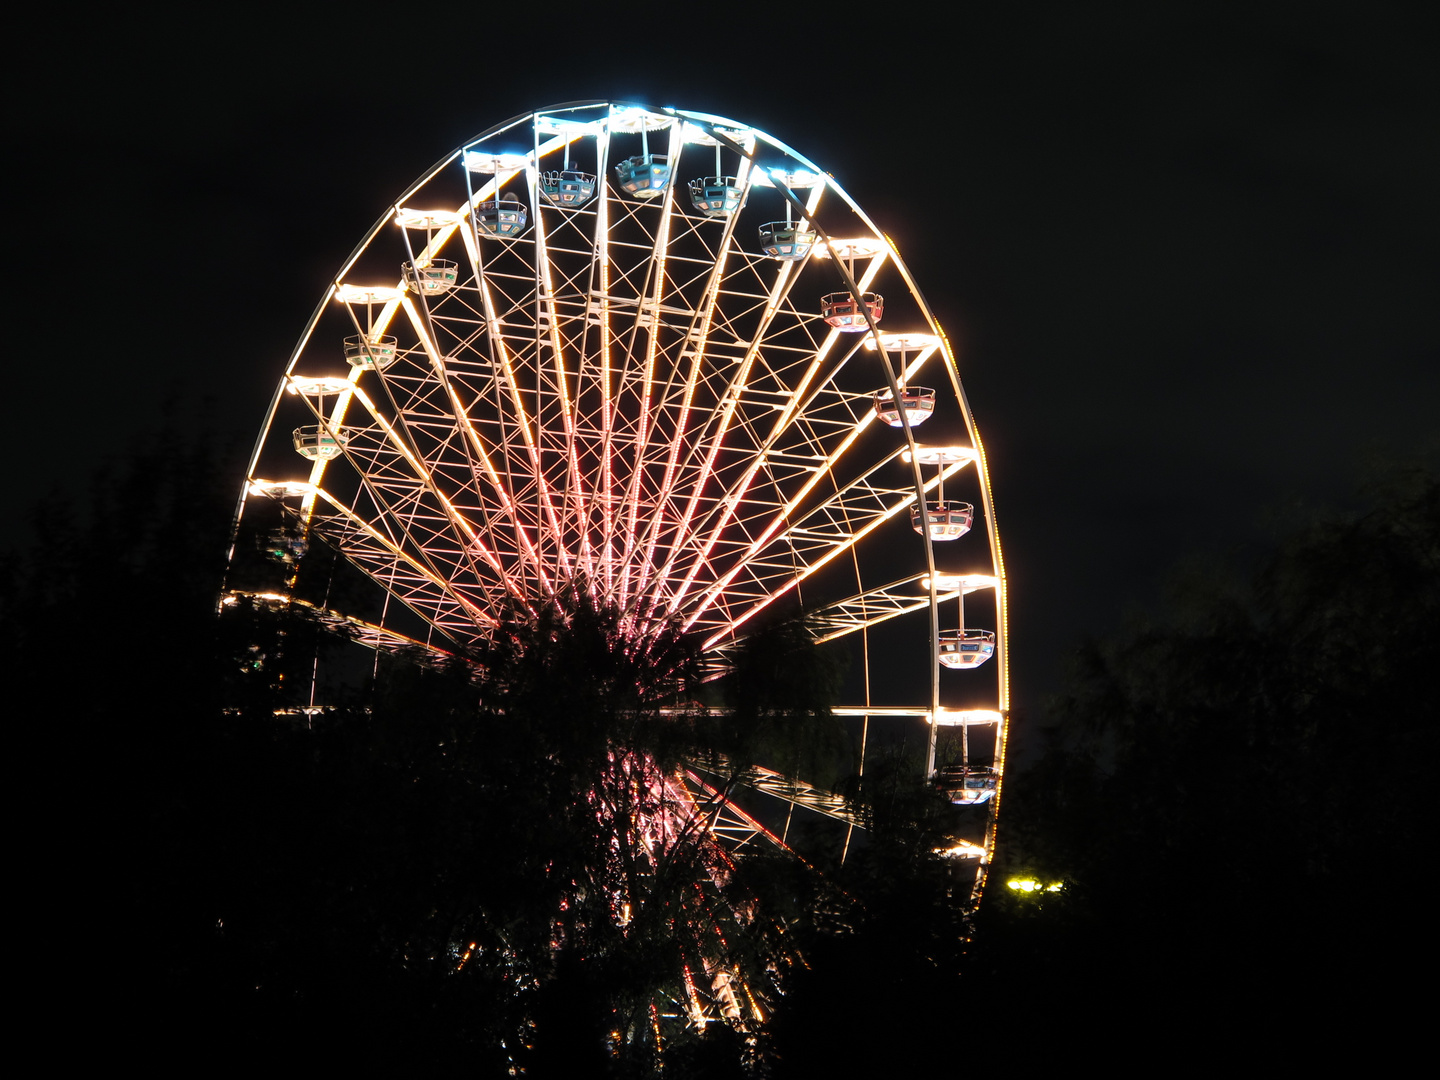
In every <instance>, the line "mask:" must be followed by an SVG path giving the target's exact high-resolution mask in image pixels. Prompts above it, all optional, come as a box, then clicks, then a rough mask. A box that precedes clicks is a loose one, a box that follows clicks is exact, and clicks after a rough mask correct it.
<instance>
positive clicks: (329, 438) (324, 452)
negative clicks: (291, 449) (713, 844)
mask: <svg viewBox="0 0 1440 1080" xmlns="http://www.w3.org/2000/svg"><path fill="white" fill-rule="evenodd" d="M293 438H294V442H295V452H296V453H297V454H299V455H300V456H301V457H303V458H309V459H310V460H311V461H329V460H330V459H331V458H336V457H339V456H340V453H341V451H343V450H344V449H345V444H346V442H348V441H349V440H348V439H347V438H346V436H345V434H344V433H343V432H340V431H334V430H332V429H329V428H325V427H321V426H320V425H318V424H315V425H311V426H309V427H297V428H296V429H295V431H294V433H293Z"/></svg>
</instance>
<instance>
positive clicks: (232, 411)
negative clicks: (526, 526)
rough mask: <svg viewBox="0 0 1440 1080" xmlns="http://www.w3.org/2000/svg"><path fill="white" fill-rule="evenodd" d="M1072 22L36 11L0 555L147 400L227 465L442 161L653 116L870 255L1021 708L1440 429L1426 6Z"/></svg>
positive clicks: (126, 434)
mask: <svg viewBox="0 0 1440 1080" xmlns="http://www.w3.org/2000/svg"><path fill="white" fill-rule="evenodd" d="M1080 7H1081V6H1080V5H1068V4H1066V5H1054V6H1049V5H1029V6H1026V7H1025V8H1024V10H1023V11H1021V10H1016V7H1015V6H1014V5H995V4H986V5H963V4H962V5H955V10H953V11H952V12H951V13H949V14H947V15H945V16H944V17H942V18H939V19H937V18H935V17H926V16H923V15H922V14H921V13H920V5H918V4H910V3H889V4H883V5H872V9H873V11H872V13H871V14H869V15H867V16H865V17H863V18H857V17H850V18H847V19H842V18H841V17H840V15H839V8H838V7H835V6H833V5H826V6H813V7H809V8H805V7H800V6H796V7H795V8H794V9H793V12H792V13H791V14H789V15H787V16H786V17H784V18H777V17H776V13H777V12H778V11H780V10H781V6H780V5H761V6H759V7H758V8H749V7H738V8H737V7H735V6H733V5H721V6H715V5H688V6H686V5H664V6H650V7H646V8H645V9H644V12H643V17H642V15H638V14H637V15H626V14H625V10H624V7H623V5H619V4H592V5H588V6H575V7H573V8H571V7H567V6H565V5H560V6H556V5H546V6H544V7H541V6H539V5H536V6H533V7H527V6H525V5H508V6H507V5H501V6H494V7H486V8H481V7H478V6H473V5H466V4H458V5H450V6H444V5H415V6H413V7H411V8H406V7H404V6H395V5H390V6H387V7H385V8H377V9H374V10H373V11H370V10H368V9H366V8H365V7H364V6H363V5H361V6H355V5H349V6H344V7H339V6H327V8H326V9H325V10H326V11H329V12H335V13H336V14H335V15H333V16H328V17H326V19H325V20H323V21H322V19H321V17H320V16H316V15H306V16H304V18H303V19H300V18H298V17H293V16H289V15H287V14H285V13H284V9H275V10H274V11H272V12H271V13H269V14H264V15H256V14H253V13H249V14H247V13H245V12H243V11H239V10H238V9H235V8H227V9H225V10H226V12H227V13H228V14H229V17H230V18H231V20H232V21H231V23H230V24H229V25H227V26H225V27H224V28H223V30H220V31H213V30H207V31H204V32H202V31H201V30H200V29H199V28H198V27H197V26H196V25H195V24H194V23H193V22H191V21H183V20H163V19H160V18H156V19H154V20H153V21H149V22H146V21H144V20H143V19H141V20H137V19H135V18H133V17H126V18H125V19H124V20H123V21H121V20H119V19H118V17H117V21H116V23H115V24H114V25H101V24H97V23H94V22H89V23H86V24H84V25H81V24H80V22H79V20H78V18H77V19H76V20H75V21H74V22H73V23H72V22H70V21H68V20H58V19H57V20H56V21H55V22H54V23H53V24H52V25H51V26H50V28H49V32H48V33H46V32H43V31H42V32H40V33H37V34H36V35H35V36H34V38H33V41H34V43H35V44H34V48H33V51H32V52H31V53H30V54H29V57H28V59H27V60H25V61H22V62H21V63H19V64H18V65H16V66H12V67H11V69H10V70H9V71H8V72H7V74H6V76H5V77H6V79H7V81H8V82H9V84H10V85H9V87H8V88H7V99H8V101H9V103H10V108H9V109H8V110H7V113H8V115H9V119H8V121H7V124H8V127H9V136H8V139H9V142H10V143H11V145H12V146H18V147H19V148H20V154H19V155H18V161H19V168H17V169H15V170H14V171H13V172H12V174H11V187H12V191H13V194H12V197H11V205H12V224H14V225H16V226H18V227H17V228H12V229H11V230H10V231H9V235H10V236H11V237H12V248H11V252H12V254H11V259H10V265H11V271H12V280H16V281H18V282H19V283H20V289H19V291H18V297H19V300H18V302H17V303H15V304H14V305H12V306H11V317H10V320H9V325H11V327H12V328H14V329H15V330H17V331H18V333H17V334H16V336H15V338H14V339H13V340H12V343H11V348H10V350H9V352H10V356H9V364H10V370H11V371H12V373H15V374H18V378H15V377H12V379H11V380H10V382H9V391H8V392H7V394H6V395H5V396H6V409H5V412H6V414H7V416H8V417H9V418H10V423H9V424H7V426H6V434H5V439H6V442H7V445H6V457H7V460H9V461H11V462H12V463H16V464H17V465H18V468H16V469H15V470H13V472H12V482H11V484H10V485H9V488H8V491H7V493H6V504H5V505H6V512H5V515H4V518H5V520H4V529H3V539H4V541H5V542H6V543H10V542H13V540H14V539H15V538H16V537H17V536H18V535H20V530H19V528H18V526H17V522H19V521H20V520H22V519H23V516H24V513H25V508H26V507H28V506H29V505H30V504H31V503H33V502H34V500H35V499H36V498H37V497H39V496H40V495H42V494H44V493H45V492H46V491H48V490H51V489H52V488H55V487H58V488H59V489H60V490H62V491H70V492H72V493H74V494H76V495H77V496H78V495H81V494H83V490H84V478H85V477H87V476H88V474H89V472H90V471H91V469H92V468H93V467H94V466H95V465H96V464H98V463H99V462H100V461H102V460H104V459H106V458H109V457H111V456H113V455H115V454H116V453H117V452H119V451H120V450H123V448H124V447H125V446H126V445H127V444H128V442H129V441H130V440H131V439H132V438H134V437H136V436H138V435H141V434H143V433H145V432H147V431H150V430H153V429H154V428H155V427H156V426H157V425H158V423H159V420H160V414H161V403H162V401H163V400H165V399H166V397H167V396H171V395H174V394H177V393H178V395H179V398H178V400H180V401H182V402H183V403H185V405H186V408H187V409H188V410H189V414H190V418H191V419H192V421H193V423H194V424H195V425H196V426H198V427H200V428H202V429H203V430H206V431H209V432H212V433H213V435H214V437H215V438H216V439H217V440H221V441H222V442H229V441H235V440H240V441H244V442H247V443H248V441H249V440H250V439H251V438H252V437H253V432H254V431H255V429H256V428H257V427H258V424H259V422H260V420H261V417H262V413H263V410H264V407H265V404H266V402H267V400H268V397H269V394H270V393H271V391H272V388H273V386H274V384H275V381H276V379H277V378H278V376H279V373H280V371H281V369H282V367H283V364H284V362H285V360H286V358H287V356H288V354H289V352H290V349H291V347H292V345H293V343H294V340H295V338H296V336H297V335H298V334H299V332H300V331H301V329H302V328H303V326H304V324H305V320H306V318H307V317H308V315H309V313H310V310H311V309H312V308H313V306H314V305H315V303H316V302H317V300H318V299H319V297H320V295H321V293H322V290H323V289H324V287H325V285H326V283H327V281H328V280H329V278H330V276H331V275H332V274H333V273H334V271H335V269H336V268H337V266H338V265H339V263H340V262H341V260H342V259H344V257H345V256H346V255H347V254H348V253H349V251H350V249H351V248H352V247H353V246H354V244H355V243H356V242H357V241H358V240H359V239H360V238H361V236H362V234H363V233H364V232H365V230H366V229H368V228H369V226H370V224H371V223H372V222H373V221H374V219H375V218H376V216H377V215H378V214H379V213H380V212H381V211H382V210H383V209H384V207H385V206H386V205H387V203H388V202H389V200H391V199H393V198H394V197H395V196H396V195H398V193H399V192H400V191H401V190H402V188H403V187H404V186H406V185H407V184H408V183H409V182H410V181H411V180H412V179H413V178H414V177H415V176H416V175H418V174H419V173H420V172H421V171H422V170H424V169H425V168H426V167H428V166H429V165H430V164H431V163H432V162H434V161H435V160H437V159H439V158H441V157H442V156H444V155H446V154H447V153H448V152H449V151H450V150H451V149H452V148H453V147H454V146H455V145H457V144H459V143H460V142H461V141H462V140H464V139H466V138H467V137H469V136H471V135H474V134H476V133H478V132H480V131H483V130H484V129H486V128H488V127H490V126H491V125H493V124H495V123H497V122H499V121H501V120H503V119H505V118H507V117H510V116H512V115H515V114H517V113H521V112H526V111H529V110H531V109H534V108H537V107H541V106H545V105H549V104H554V103H558V102H562V101H569V100H577V99H592V98H614V99H629V100H635V101H640V102H645V103H649V104H653V105H673V106H676V107H679V108H687V109H695V110H700V111H707V112H713V113H717V114H719V115H722V116H728V117H731V118H734V119H736V120H738V121H741V122H745V123H749V124H752V125H754V126H756V127H759V128H761V129H763V130H765V131H768V132H770V133H771V134H773V135H775V136H777V137H779V138H780V139H782V140H784V141H785V142H787V143H789V144H790V145H792V146H794V147H795V148H796V149H797V150H799V151H800V152H801V153H803V154H805V155H806V156H808V157H810V158H811V159H812V160H814V161H816V162H817V163H818V164H820V165H821V166H822V167H824V168H826V169H828V170H829V171H831V172H833V173H834V174H835V176H836V177H837V179H838V180H839V181H840V183H841V184H842V185H843V186H844V187H845V188H846V189H847V190H848V191H849V192H850V194H851V195H852V196H854V197H855V198H856V200H857V201H858V202H859V204H860V205H861V206H862V207H864V208H865V210H866V211H867V213H869V214H870V216H871V217H872V218H874V219H875V220H876V222H877V223H878V224H879V225H880V226H881V227H882V228H883V229H885V230H886V231H887V232H889V233H890V234H891V235H892V236H893V237H895V239H896V241H897V243H898V244H899V246H900V250H901V252H902V254H903V256H904V258H905V259H906V261H907V263H908V264H909V265H910V267H911V268H912V270H913V271H914V273H915V276H916V278H917V280H918V282H919V284H920V286H921V288H922V290H923V291H924V293H925V295H926V298H927V300H928V301H929V303H930V305H931V307H932V308H933V309H934V310H935V311H936V313H937V314H938V316H939V317H940V319H941V321H942V323H943V324H944V325H945V326H946V328H947V330H948V332H949V333H950V335H951V337H952V338H953V339H954V340H955V341H956V342H957V344H958V346H959V350H960V362H961V375H962V378H963V379H964V381H965V384H966V389H967V392H968V394H969V397H970V400H971V403H972V405H973V406H974V409H975V412H976V416H977V420H978V422H979V424H980V427H981V431H982V433H983V435H984V436H985V439H986V442H987V445H988V447H989V451H990V458H991V463H992V469H993V473H994V482H995V492H996V504H997V510H998V517H999V522H1000V526H1001V529H1002V534H1003V536H1004V539H1005V544H1006V553H1007V559H1008V563H1009V571H1010V575H1011V581H1012V591H1013V601H1012V621H1013V631H1014V637H1013V641H1012V651H1013V658H1014V659H1013V664H1014V668H1013V671H1014V686H1015V692H1016V699H1017V702H1016V703H1017V705H1018V706H1019V707H1020V708H1021V709H1022V710H1024V709H1029V708H1034V707H1035V706H1036V705H1037V704H1038V702H1039V698H1040V695H1042V694H1043V693H1044V692H1046V691H1048V690H1051V689H1053V688H1054V685H1055V682H1056V678H1057V674H1056V673H1057V670H1058V666H1059V658H1060V657H1061V655H1062V653H1063V652H1064V651H1065V650H1066V649H1067V648H1068V647H1069V646H1070V645H1071V644H1072V643H1073V642H1074V641H1075V640H1076V639H1077V638H1078V637H1079V636H1080V635H1082V634H1085V633H1104V632H1108V631H1110V630H1112V629H1114V628H1115V627H1116V626H1117V625H1119V623H1120V621H1121V618H1122V615H1123V613H1124V612H1125V611H1126V610H1127V608H1129V607H1131V606H1133V605H1136V604H1148V603H1152V602H1153V601H1154V599H1155V597H1156V596H1157V595H1158V594H1159V591H1160V583H1161V582H1162V580H1163V578H1164V576H1165V575H1166V573H1167V572H1168V570H1169V569H1170V568H1172V567H1173V566H1174V565H1175V564H1176V563H1177V562H1179V561H1180V560H1182V559H1185V558H1187V557H1190V556H1193V555H1196V554H1202V555H1203V554H1206V553H1209V554H1217V555H1226V554H1227V553H1235V552H1240V553H1242V554H1243V553H1244V552H1246V551H1251V550H1253V549H1254V548H1255V546H1256V545H1257V544H1259V543H1262V542H1263V541H1264V540H1265V539H1266V537H1267V536H1268V535H1270V532H1271V530H1273V528H1274V527H1275V526H1274V525H1273V521H1274V520H1275V519H1276V516H1277V514H1278V516H1279V519H1280V520H1287V515H1288V520H1292V521H1293V520H1295V519H1296V517H1295V515H1296V511H1294V510H1293V509H1286V508H1287V507H1293V506H1294V505H1295V504H1296V503H1297V502H1299V503H1305V504H1310V505H1326V504H1345V503H1346V502H1347V501H1351V500H1353V497H1354V493H1355V491H1356V489H1357V486H1358V483H1359V479H1360V476H1361V471H1362V464H1363V460H1364V459H1365V458H1366V457H1367V455H1371V454H1374V453H1381V454H1387V453H1388V454H1405V453H1412V454H1413V453H1417V452H1420V451H1422V449H1423V448H1425V447H1426V446H1427V445H1428V452H1429V453H1430V454H1431V457H1432V460H1433V457H1434V454H1435V451H1436V446H1437V441H1436V431H1437V428H1440V423H1437V422H1436V416H1437V413H1440V375H1437V369H1440V356H1437V348H1436V340H1437V331H1436V328H1435V327H1436V314H1437V312H1436V309H1437V297H1440V282H1437V276H1440V275H1437V272H1436V267H1437V265H1440V262H1437V260H1436V258H1435V252H1436V250H1437V240H1440V236H1437V233H1440V227H1437V214H1436V210H1435V203H1436V192H1437V191H1440V135H1437V132H1440V110H1437V103H1440V94H1437V74H1436V66H1435V64H1434V61H1433V56H1432V55H1431V54H1430V52H1429V50H1428V49H1427V48H1426V46H1425V44H1424V43H1425V42H1426V41H1427V36H1426V35H1425V34H1424V33H1422V30H1421V25H1420V19H1419V15H1420V6H1419V5H1391V4H1383V3H1367V4H1365V5H1360V4H1334V3H1323V2H1322V3H1307V4H1298V3H1297V4H1279V3H1259V4H1250V5H1246V6H1244V7H1243V9H1242V8H1240V7H1236V8H1234V9H1231V8H1228V7H1225V6H1223V5H1216V4H1214V3H1205V4H1201V3H1173V4H1162V5H1156V4H1120V3H1115V4H1107V5H1103V6H1099V7H1096V8H1092V10H1089V11H1082V10H1079V8H1080ZM117 10H118V9H117ZM699 11H704V12H705V13H706V14H705V17H704V19H703V20H702V19H701V17H700V16H699V15H697V14H694V12H699ZM732 12H733V13H734V14H733V15H732V14H730V13H732ZM567 13H568V14H567ZM12 160H17V157H16V156H14V155H12ZM207 400H208V401H209V402H210V403H209V404H208V405H202V403H203V402H205V401H207ZM1427 440H1428V443H1427Z"/></svg>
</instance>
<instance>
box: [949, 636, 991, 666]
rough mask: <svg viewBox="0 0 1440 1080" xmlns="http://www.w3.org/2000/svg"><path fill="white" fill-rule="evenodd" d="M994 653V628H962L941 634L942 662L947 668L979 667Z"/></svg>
mask: <svg viewBox="0 0 1440 1080" xmlns="http://www.w3.org/2000/svg"><path fill="white" fill-rule="evenodd" d="M994 655H995V632H994V631H993V630H960V631H957V632H953V633H949V634H941V635H940V663H941V664H943V665H944V666H945V667H947V668H952V669H964V668H977V667H979V666H980V665H981V664H983V663H985V661H986V660H989V659H990V658H991V657H992V656H994Z"/></svg>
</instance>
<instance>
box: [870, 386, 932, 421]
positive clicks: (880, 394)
mask: <svg viewBox="0 0 1440 1080" xmlns="http://www.w3.org/2000/svg"><path fill="white" fill-rule="evenodd" d="M934 411H935V391H934V390H932V389H930V387H928V386H905V387H901V389H900V407H899V408H896V406H895V396H894V395H893V394H891V393H890V391H889V390H876V391H875V415H877V416H878V417H880V419H881V420H884V421H885V423H887V424H889V425H890V426H891V427H905V426H907V425H908V426H910V427H919V426H920V425H921V424H923V423H924V422H925V421H926V420H928V419H930V415H931V414H932V413H933V412H934Z"/></svg>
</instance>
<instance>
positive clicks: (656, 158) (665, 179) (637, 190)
mask: <svg viewBox="0 0 1440 1080" xmlns="http://www.w3.org/2000/svg"><path fill="white" fill-rule="evenodd" d="M615 177H616V179H617V180H618V181H619V183H620V187H621V188H622V189H623V190H624V191H626V192H628V193H629V194H631V195H633V196H635V198H637V199H654V198H658V197H659V196H661V195H663V194H665V188H666V187H667V186H668V185H669V183H670V158H669V157H668V156H667V155H665V154H639V155H637V156H636V157H632V158H626V159H625V160H624V161H622V162H621V163H620V164H619V165H616V166H615Z"/></svg>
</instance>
